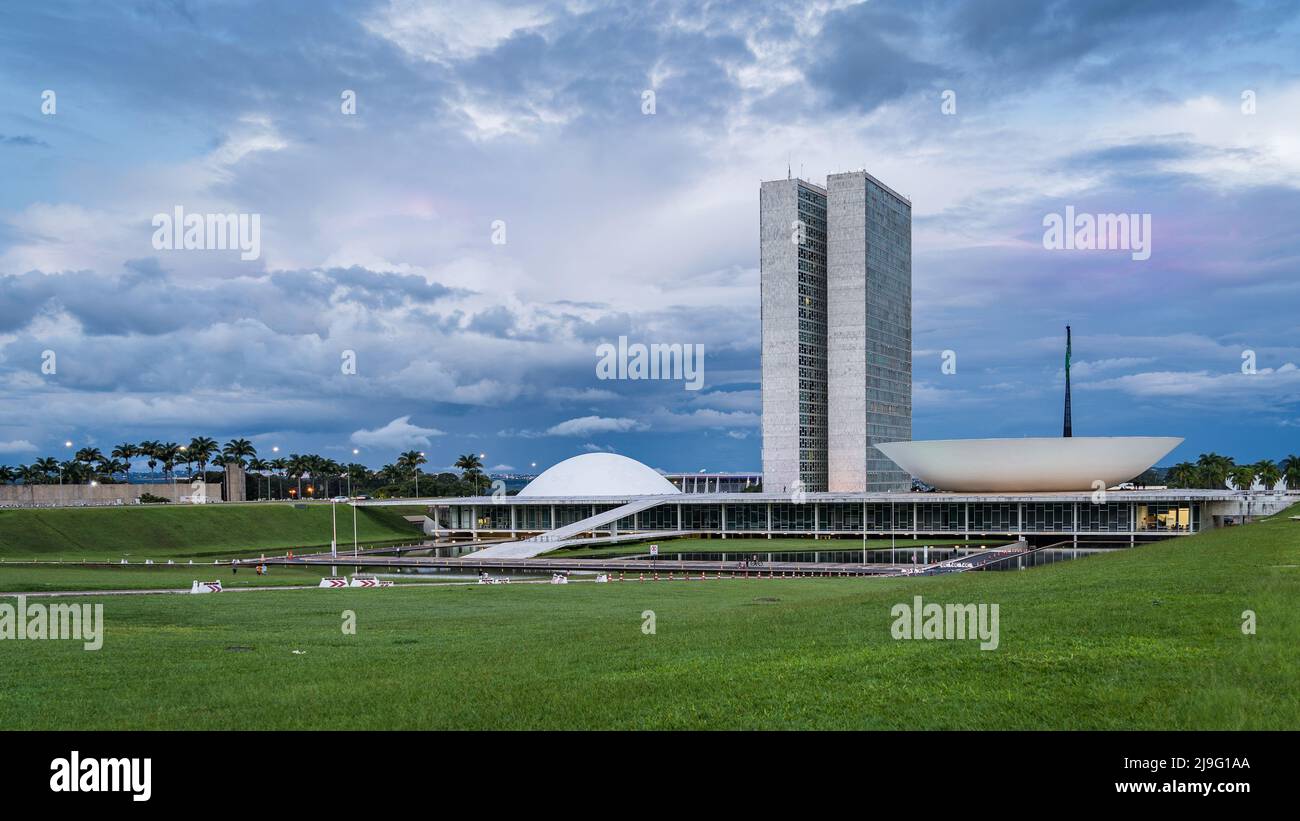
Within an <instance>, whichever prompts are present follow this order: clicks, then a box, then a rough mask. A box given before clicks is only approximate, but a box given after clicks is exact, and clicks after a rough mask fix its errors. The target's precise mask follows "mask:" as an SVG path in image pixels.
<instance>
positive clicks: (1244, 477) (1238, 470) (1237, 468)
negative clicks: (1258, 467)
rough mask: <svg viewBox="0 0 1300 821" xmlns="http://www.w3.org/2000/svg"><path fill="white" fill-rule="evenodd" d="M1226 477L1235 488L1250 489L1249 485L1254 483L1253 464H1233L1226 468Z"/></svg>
mask: <svg viewBox="0 0 1300 821" xmlns="http://www.w3.org/2000/svg"><path fill="white" fill-rule="evenodd" d="M1228 478H1229V479H1231V480H1232V484H1233V486H1234V487H1236V488H1237V490H1250V486H1251V485H1253V484H1255V466H1254V465H1233V466H1232V467H1231V468H1229V469H1228Z"/></svg>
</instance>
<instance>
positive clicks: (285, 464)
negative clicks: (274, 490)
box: [271, 457, 289, 499]
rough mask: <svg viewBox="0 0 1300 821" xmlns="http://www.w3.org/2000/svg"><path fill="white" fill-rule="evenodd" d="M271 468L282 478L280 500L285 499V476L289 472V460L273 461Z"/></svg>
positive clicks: (279, 459) (281, 458)
mask: <svg viewBox="0 0 1300 821" xmlns="http://www.w3.org/2000/svg"><path fill="white" fill-rule="evenodd" d="M271 468H272V469H273V470H274V471H275V472H276V473H277V474H279V477H280V498H281V499H283V498H284V476H285V473H286V472H287V471H288V470H289V460H288V459H285V458H284V457H280V458H278V459H272V460H271Z"/></svg>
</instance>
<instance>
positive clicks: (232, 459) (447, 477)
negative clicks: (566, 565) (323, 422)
mask: <svg viewBox="0 0 1300 821" xmlns="http://www.w3.org/2000/svg"><path fill="white" fill-rule="evenodd" d="M138 461H143V462H144V463H146V464H148V466H149V472H150V473H153V474H157V473H158V471H159V469H161V471H162V477H163V480H164V481H166V482H174V481H176V480H177V479H178V474H179V476H183V477H184V479H186V480H195V479H201V480H202V481H204V482H214V481H216V482H221V481H224V480H225V467H226V465H229V464H237V465H239V466H240V467H242V468H243V469H244V470H245V471H246V472H247V480H248V486H249V490H250V491H251V493H249V496H250V498H258V499H294V498H297V499H312V498H329V497H330V496H332V495H339V494H342V493H346V492H351V494H352V495H358V494H363V493H364V494H367V495H373V496H376V497H377V498H398V497H402V496H416V495H420V493H421V492H423V494H424V495H426V496H469V495H473V494H476V493H482V492H486V490H487V489H488V488H489V487H490V485H491V482H490V481H489V479H488V477H487V475H486V474H485V473H484V471H483V462H482V460H481V459H480V458H479V456H478V455H477V454H473V453H467V454H464V455H462V456H459V457H457V459H456V463H455V467H456V468H457V469H458V470H459V471H460V473H459V475H458V474H456V473H452V472H450V471H443V472H440V473H436V474H429V473H425V472H424V470H423V469H422V466H423V465H426V464H428V459H427V458H426V457H425V455H424V453H423V452H421V451H418V450H408V451H406V452H404V453H401V454H398V456H397V458H396V459H395V460H394V461H393V462H391V463H389V464H386V465H384V466H383V467H382V468H380V469H379V470H371V469H370V468H368V467H366V466H365V465H363V464H360V463H357V462H351V463H347V464H344V463H341V462H338V461H336V460H334V459H330V458H327V457H324V456H320V455H318V454H313V453H304V454H299V453H292V454H289V455H288V456H283V457H281V456H274V455H272V458H269V459H267V458H263V457H262V456H259V455H258V452H257V448H256V447H255V446H254V445H253V443H252V442H250V441H249V440H247V439H231V440H230V441H228V442H226V444H224V445H220V444H218V443H217V440H215V439H212V438H210V437H207V436H196V437H194V438H193V439H191V440H190V441H189V442H188V443H187V444H181V443H179V442H158V441H153V440H146V441H143V442H139V443H133V442H123V443H121V444H119V445H116V446H114V447H113V448H112V449H111V450H110V451H109V453H108V454H107V455H106V454H105V453H104V452H103V451H102V450H100V449H99V448H97V447H85V448H81V449H80V450H77V451H76V452H75V453H73V455H72V457H71V458H69V459H65V460H59V459H56V458H55V457H53V456H46V457H42V458H40V459H36V460H35V461H33V462H31V463H30V464H26V465H18V466H16V467H15V466H10V465H0V483H4V484H28V485H42V484H91V483H101V484H116V483H125V482H128V481H129V479H130V472H131V468H132V464H133V463H135V462H138ZM182 467H183V468H184V470H183V471H181V470H179V469H180V468H182ZM209 467H214V468H217V469H218V470H219V472H217V473H215V474H214V473H210V472H209V471H208V468H209ZM195 468H197V471H196V470H195ZM422 485H423V487H421V486H422Z"/></svg>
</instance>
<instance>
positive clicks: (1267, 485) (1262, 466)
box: [1253, 459, 1282, 490]
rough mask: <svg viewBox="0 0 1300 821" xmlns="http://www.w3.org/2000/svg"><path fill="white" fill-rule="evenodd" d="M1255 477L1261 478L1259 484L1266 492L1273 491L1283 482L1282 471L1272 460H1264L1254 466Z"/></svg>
mask: <svg viewBox="0 0 1300 821" xmlns="http://www.w3.org/2000/svg"><path fill="white" fill-rule="evenodd" d="M1253 467H1254V469H1255V475H1256V476H1257V477H1259V483H1260V484H1261V485H1263V486H1264V489H1265V490H1272V489H1273V488H1274V487H1275V486H1276V485H1277V483H1278V482H1280V481H1282V471H1281V470H1279V469H1278V466H1277V465H1276V464H1275V463H1274V462H1273V460H1272V459H1263V460H1261V461H1258V462H1256V463H1255V464H1254V466H1253Z"/></svg>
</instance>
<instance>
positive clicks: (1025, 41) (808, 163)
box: [0, 0, 1300, 471]
mask: <svg viewBox="0 0 1300 821" xmlns="http://www.w3.org/2000/svg"><path fill="white" fill-rule="evenodd" d="M110 6H115V7H110ZM1296 12H1297V9H1296V7H1295V6H1294V4H1289V3H1277V4H1273V3H1254V2H1238V3H1231V2H1229V3H1196V2H1190V3H1179V4H1172V3H1163V2H1098V3H1064V2H1057V3H1046V4H1042V3H1029V2H1023V3H1022V2H981V3H964V4H955V3H943V2H908V3H891V2H868V3H858V4H854V3H845V2H829V3H826V2H823V3H816V2H814V3H806V4H786V3H761V2H735V3H728V2H722V3H708V4H698V3H673V2H662V3H659V2H655V3H647V4H634V5H632V6H627V7H624V6H620V5H617V4H611V3H602V2H597V1H596V0H571V2H566V3H505V2H496V1H495V0H483V1H482V2H448V3H413V2H390V1H389V0H384V2H357V3H349V2H318V3H312V4H310V6H309V7H307V6H304V5H303V4H297V3H254V2H207V3H198V2H146V1H145V0H141V1H140V2H134V3H129V4H82V3H76V4H72V3H61V2H53V1H50V2H42V3H39V4H26V5H25V6H24V7H18V8H9V9H6V11H5V12H4V16H5V20H4V25H3V26H2V27H0V180H3V185H0V386H3V387H0V463H10V464H16V463H19V462H27V461H31V460H32V459H34V458H37V457H39V456H43V455H46V454H51V453H53V454H59V453H60V452H61V451H62V450H63V448H62V443H63V442H64V441H65V440H69V439H70V440H72V441H74V442H76V443H77V445H78V446H82V445H95V446H99V447H101V448H104V449H105V450H107V449H108V448H110V447H111V446H112V445H113V444H115V443H117V442H120V441H123V440H127V441H137V440H140V439H146V438H149V439H162V440H176V441H185V440H188V439H189V438H190V437H191V436H194V435H200V434H202V435H209V436H214V437H217V438H219V439H221V440H223V441H224V440H225V439H226V438H229V437H232V436H247V437H249V438H251V439H252V440H253V441H254V442H255V444H257V445H258V446H259V448H261V449H262V450H269V449H270V447H271V446H273V445H278V446H280V448H281V451H282V452H318V453H322V454H324V455H327V456H331V457H334V458H337V459H340V460H343V459H348V458H351V451H352V449H353V448H357V449H359V450H360V451H361V456H360V459H361V461H364V462H366V463H367V464H370V465H371V466H374V467H378V466H379V465H381V464H383V463H385V462H388V461H391V460H392V458H393V455H394V454H395V453H396V452H397V451H398V450H402V449H408V448H412V447H414V448H418V449H422V450H425V451H426V453H428V455H429V460H430V468H437V467H440V466H443V465H449V464H450V463H451V462H452V461H453V460H454V458H455V456H456V454H459V453H464V452H468V451H477V452H483V453H486V454H487V460H486V461H487V464H488V466H489V467H491V468H496V469H498V470H509V469H514V470H519V471H529V470H530V466H531V464H532V463H534V462H536V463H537V464H538V466H539V467H545V466H547V465H549V464H551V463H553V462H555V461H558V460H560V459H563V458H566V457H568V456H571V455H574V454H576V453H580V452H583V451H590V450H597V449H600V450H614V451H617V452H619V453H624V454H627V455H629V456H633V457H635V458H638V459H641V460H643V461H645V462H647V463H649V464H651V465H652V466H654V467H657V468H661V469H664V470H669V471H678V470H686V471H690V470H698V469H710V470H752V469H756V468H758V467H759V465H760V447H761V441H760V437H759V435H758V430H759V427H758V423H759V410H760V395H759V384H758V367H759V309H758V308H759V303H758V226H757V222H758V185H759V181H760V180H762V179H772V178H778V177H783V176H784V175H785V173H786V167H787V162H789V163H790V164H791V165H792V166H793V169H794V171H795V173H796V174H798V173H800V171H801V170H802V174H803V176H805V177H807V178H810V179H813V180H815V181H821V180H822V179H823V178H824V176H825V174H826V173H828V172H835V171H841V170H848V169H853V168H862V167H865V168H867V169H868V170H869V171H871V172H872V173H873V174H874V175H875V176H877V177H879V178H880V179H882V180H883V181H885V182H886V183H888V184H889V185H890V186H891V187H893V188H895V189H896V190H898V191H900V192H902V193H904V194H906V195H907V196H909V197H910V198H911V200H912V202H913V217H914V223H913V288H914V306H913V327H914V350H915V353H914V367H915V373H914V383H915V396H914V405H915V422H914V434H915V437H916V438H946V437H977V436H1025V435H1030V436H1032V435H1057V434H1058V433H1059V431H1060V416H1061V391H1062V386H1063V371H1062V344H1063V326H1064V325H1065V324H1067V323H1069V324H1071V325H1072V326H1073V327H1074V333H1075V346H1074V358H1075V368H1074V371H1073V374H1072V377H1073V382H1074V387H1075V391H1074V431H1075V434H1076V435H1080V436H1083V435H1124V434H1135V435H1136V434H1169V435H1179V436H1184V437H1186V439H1187V441H1186V443H1185V444H1184V445H1183V446H1181V447H1180V448H1179V449H1178V450H1177V451H1175V452H1174V454H1172V456H1171V457H1170V458H1169V459H1168V460H1166V461H1167V462H1171V461H1176V460H1180V459H1195V457H1196V455H1197V454H1199V453H1201V452H1204V451H1209V450H1215V451H1219V452H1221V453H1227V454H1230V455H1233V456H1235V457H1237V458H1238V459H1239V460H1254V459H1259V458H1264V457H1268V458H1275V459H1276V458H1279V457H1281V456H1283V455H1285V454H1286V453H1293V452H1296V451H1300V369H1297V364H1298V363H1300V276H1298V274H1300V232H1298V231H1297V230H1296V229H1297V215H1300V126H1298V125H1297V124H1298V123H1300V57H1298V56H1297V53H1296V50H1295V48H1294V44H1295V42H1296V35H1297V33H1300V22H1298V21H1297V13H1296ZM46 90H51V91H53V92H55V103H56V109H55V112H54V113H53V114H46V113H43V112H42V93H43V92H44V91H46ZM345 90H351V91H353V92H355V95H356V113H355V114H345V113H343V112H342V111H341V95H342V94H343V92H344V91H345ZM646 90H652V91H653V92H654V95H655V97H654V101H655V106H654V112H653V113H652V114H647V113H643V93H644V92H645V91H646ZM945 91H951V92H953V94H954V95H955V101H956V111H955V113H952V114H946V113H944V111H943V109H942V108H941V105H942V103H943V99H944V93H945ZM1246 92H1250V95H1249V96H1251V97H1252V99H1253V103H1254V109H1253V111H1254V113H1246V107H1244V103H1243V94H1244V93H1246ZM177 206H181V207H182V208H184V210H185V211H186V212H188V213H200V214H202V213H245V214H258V215H260V219H261V254H260V256H259V258H257V259H255V260H247V261H245V260H241V259H240V257H239V253H238V252H237V251H221V250H188V251H186V250H158V249H155V248H154V246H153V243H152V237H153V234H154V228H153V226H152V224H151V220H152V219H153V217H154V215H155V214H159V213H171V212H172V210H173V209H174V208H175V207H177ZM1066 206H1074V208H1075V209H1076V210H1077V211H1079V212H1089V213H1116V212H1130V213H1140V214H1150V216H1151V222H1152V254H1151V257H1150V259H1148V260H1145V261H1138V260H1133V259H1132V258H1131V254H1129V253H1128V252H1127V251H1122V250H1120V251H1112V250H1073V251H1069V250H1048V249H1045V248H1044V247H1043V242H1042V239H1043V231H1044V229H1043V219H1044V217H1045V215H1048V214H1052V213H1064V209H1065V208H1066ZM496 221H502V222H503V223H504V225H505V232H506V233H505V239H506V241H505V243H504V244H494V243H493V241H492V239H493V224H494V222H496ZM620 335H623V336H627V337H628V338H629V339H630V340H632V341H634V342H635V341H641V342H646V343H650V342H661V343H673V342H680V343H692V344H702V345H704V346H705V351H706V355H705V368H706V372H705V386H704V388H703V389H702V390H700V391H687V390H684V389H683V386H682V383H680V382H671V381H667V382H650V381H602V380H599V379H597V378H596V371H595V364H596V361H597V357H596V349H597V347H598V346H599V345H601V344H602V343H606V342H615V341H616V340H617V338H618V337H619V336H620ZM945 350H951V351H954V352H955V353H956V355H957V371H956V373H954V374H943V373H941V371H940V365H941V354H942V352H943V351H945ZM45 351H53V352H54V354H55V356H56V360H55V362H56V372H55V373H52V374H51V373H43V372H42V368H41V365H42V361H43V360H42V354H43V352H45ZM345 351H353V352H355V355H356V373H355V374H344V373H342V372H341V368H340V363H341V357H342V356H343V353H344V352H345ZM1245 351H1253V352H1254V358H1255V362H1256V372H1255V373H1252V374H1246V373H1242V362H1243V359H1242V356H1243V352H1245Z"/></svg>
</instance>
